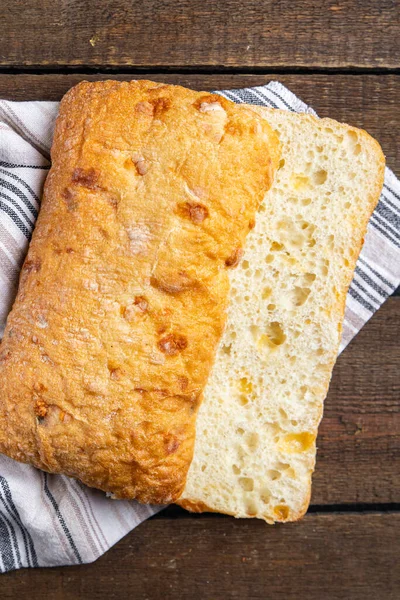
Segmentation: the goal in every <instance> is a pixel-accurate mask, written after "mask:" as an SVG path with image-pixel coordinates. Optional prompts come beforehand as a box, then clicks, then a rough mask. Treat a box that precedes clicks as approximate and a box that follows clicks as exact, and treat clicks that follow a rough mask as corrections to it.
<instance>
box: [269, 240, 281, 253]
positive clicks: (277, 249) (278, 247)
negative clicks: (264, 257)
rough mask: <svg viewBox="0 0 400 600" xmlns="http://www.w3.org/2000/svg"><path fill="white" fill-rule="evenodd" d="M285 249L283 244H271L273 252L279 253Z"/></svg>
mask: <svg viewBox="0 0 400 600" xmlns="http://www.w3.org/2000/svg"><path fill="white" fill-rule="evenodd" d="M282 249H283V244H280V243H279V242H272V244H271V250H272V251H273V252H278V251H279V250H282Z"/></svg>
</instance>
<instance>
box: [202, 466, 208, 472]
mask: <svg viewBox="0 0 400 600" xmlns="http://www.w3.org/2000/svg"><path fill="white" fill-rule="evenodd" d="M206 469H207V465H202V466H201V471H202V473H204V471H205V470H206Z"/></svg>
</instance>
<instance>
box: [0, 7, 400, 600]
mask: <svg viewBox="0 0 400 600" xmlns="http://www.w3.org/2000/svg"><path fill="white" fill-rule="evenodd" d="M399 13H400V11H399V2H398V1H397V0H359V1H357V0H319V1H316V0H314V1H308V0H276V1H272V0H271V1H268V0H242V1H239V0H192V1H190V0H140V1H135V0H130V1H128V0H113V1H112V2H111V1H105V0H97V1H92V0H75V1H71V0H36V1H35V0H33V1H32V2H23V1H22V0H14V1H13V2H8V3H4V5H3V6H2V8H1V9H0V32H1V33H0V97H6V98H9V99H14V100H28V99H49V100H50V99H51V100H58V99H59V98H60V97H61V96H62V94H63V93H64V92H65V91H66V90H67V89H68V88H69V87H70V86H72V85H73V84H75V83H77V82H78V81H80V80H82V79H91V80H92V79H102V78H118V79H130V78H135V79H137V78H139V77H147V78H152V79H155V80H159V81H166V82H174V83H181V84H183V85H187V86H190V87H193V88H195V89H201V88H202V89H216V88H229V87H241V86H248V85H260V84H263V83H266V82H268V81H269V80H271V79H278V80H279V81H281V82H282V83H284V84H285V85H287V86H289V87H290V88H291V89H292V90H293V91H294V92H295V93H297V94H298V95H299V96H300V97H302V98H303V99H304V100H305V101H306V102H308V103H310V104H312V105H313V106H314V107H315V108H316V110H317V111H318V112H319V114H320V115H321V116H331V117H333V118H336V119H339V120H344V121H348V122H349V123H352V124H354V125H357V126H361V127H364V128H365V129H367V130H368V131H369V132H370V133H371V134H372V135H374V136H375V137H376V138H377V139H378V140H379V141H380V143H381V145H382V147H383V150H384V152H385V153H386V156H387V163H388V165H389V166H390V167H392V168H393V169H394V170H395V171H396V170H397V173H398V174H400V171H399V164H400V163H399V159H400V141H399V139H400V138H399V136H400V110H399V97H400V76H399V75H400V16H399ZM399 338H400V297H399V296H397V297H396V296H394V297H392V298H390V299H389V300H388V301H387V302H386V303H385V305H384V306H383V307H382V308H381V310H380V311H379V312H378V313H377V314H376V315H375V316H374V317H373V319H372V320H371V321H370V322H369V323H368V324H367V325H366V326H365V327H364V329H363V330H362V332H361V333H360V334H359V335H358V336H357V338H356V339H355V340H354V341H353V342H352V344H351V345H350V346H349V347H348V349H347V350H346V351H345V352H344V354H343V355H342V356H341V357H340V358H339V360H338V363H337V365H336V367H335V371H334V376H333V381H332V385H331V389H330V392H329V396H328V399H327V401H326V408H325V417H324V420H323V423H322V425H321V429H320V436H319V442H318V447H319V449H318V463H317V471H316V473H315V477H314V487H313V497H312V505H311V508H310V511H309V513H308V515H307V516H306V517H305V518H304V519H303V520H302V521H301V522H299V523H296V524H288V525H276V526H274V527H269V526H267V525H265V524H264V523H262V522H259V521H256V520H248V521H245V520H237V521H235V520H234V519H232V518H229V517H224V516H218V515H211V516H210V515H200V516H194V515H189V514H188V513H185V512H184V511H182V510H180V509H177V508H170V509H168V510H166V511H165V512H164V513H162V514H161V515H159V516H157V517H155V518H153V519H151V520H149V521H147V522H146V523H144V524H143V525H141V526H140V527H139V528H138V529H137V530H136V531H134V532H133V533H131V534H130V535H128V536H126V538H125V539H123V540H122V541H121V542H120V543H119V544H117V545H116V546H115V547H114V548H112V549H111V550H110V551H109V552H107V554H106V555H105V556H103V557H102V558H100V559H99V560H98V561H97V562H96V563H94V564H92V565H86V566H80V567H66V568H57V569H47V570H45V569H38V570H24V571H19V572H14V573H11V574H8V575H4V576H3V577H2V578H1V587H0V589H1V592H0V597H1V598H2V599H3V600H7V599H9V598H20V597H26V598H29V599H31V600H33V599H39V598H46V599H47V598H48V599H56V600H61V599H65V600H67V599H68V600H69V599H71V600H72V599H74V600H80V599H83V598H85V599H86V598H90V599H91V600H97V599H98V600H100V599H101V600H103V599H107V600H111V599H112V598H118V599H120V598H133V599H135V600H136V599H143V600H144V599H151V600H152V599H156V600H158V599H169V598H174V599H175V598H179V599H186V598H188V599H191V600H196V599H203V598H207V599H212V600H218V599H221V600H222V599H224V600H225V599H229V598H241V599H251V600H253V599H254V600H256V599H257V600H258V599H260V600H261V599H262V600H264V599H265V600H266V599H268V600H272V599H282V600H290V599H296V600H303V599H307V600H325V599H326V600H335V599H340V600H348V599H349V600H350V599H351V600H357V599H362V600H364V599H370V598H371V599H372V598H373V599H374V600H391V599H393V600H398V599H399V598H400V566H399V561H400V512H399V510H400V403H399V396H400V377H399V369H400V348H399Z"/></svg>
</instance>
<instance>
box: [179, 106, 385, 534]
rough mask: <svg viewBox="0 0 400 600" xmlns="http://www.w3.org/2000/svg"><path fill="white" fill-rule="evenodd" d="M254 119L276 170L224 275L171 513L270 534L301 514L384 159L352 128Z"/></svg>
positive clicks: (270, 114) (272, 115)
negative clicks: (219, 329)
mask: <svg viewBox="0 0 400 600" xmlns="http://www.w3.org/2000/svg"><path fill="white" fill-rule="evenodd" d="M255 110H257V112H258V114H260V115H264V116H265V118H266V119H267V120H268V122H269V123H270V124H271V125H272V127H273V128H274V129H276V131H277V132H278V134H279V136H280V140H281V142H282V159H281V162H280V169H279V171H278V173H277V176H276V179H275V182H274V185H273V187H272V189H271V190H270V192H268V194H267V195H266V198H265V200H264V202H263V204H262V205H261V207H260V209H259V213H258V216H257V218H256V227H255V229H254V230H253V231H252V232H251V233H250V235H249V236H248V238H247V242H246V250H245V255H244V258H243V260H242V262H241V264H240V265H239V267H238V269H237V270H236V271H232V273H231V274H230V281H231V293H230V307H229V311H228V322H227V327H226V331H225V333H224V335H223V338H222V340H221V344H220V346H219V349H218V351H217V357H216V361H215V364H214V368H213V371H212V375H211V377H210V379H209V381H208V384H207V386H206V389H205V392H204V402H203V404H202V406H201V408H200V411H199V415H198V419H197V425H196V429H197V434H196V443H195V453H194V458H193V462H192V465H191V467H190V470H189V474H188V479H187V483H186V487H185V490H184V493H183V495H182V497H181V499H180V501H179V503H180V504H181V505H182V506H184V507H185V508H187V509H189V510H192V511H198V512H201V511H204V510H212V511H218V512H223V513H228V514H231V515H234V516H236V517H258V518H261V519H265V520H266V521H267V522H268V523H273V522H274V521H294V520H297V519H299V518H300V517H301V516H302V515H304V513H305V511H306V510H307V506H308V504H309V500H310V492H311V475H312V472H313V469H314V465H315V453H316V436H317V428H318V424H319V422H320V419H321V416H322V409H323V400H324V398H325V396H326V393H327V390H328V385H329V380H330V377H331V373H332V368H333V365H334V362H335V359H336V356H337V352H338V347H339V340H340V332H341V323H342V319H343V313H344V308H345V301H346V293H347V289H348V286H349V284H350V281H351V278H352V274H353V270H354V267H355V263H356V260H357V257H358V254H359V251H360V249H361V246H362V243H363V237H364V234H365V231H366V226H367V222H368V219H369V217H370V215H371V212H372V211H373V209H374V207H375V205H376V203H377V201H378V198H379V194H380V190H381V187H382V184H383V176H384V156H383V154H382V151H381V149H380V147H379V145H378V144H377V142H375V140H373V139H372V138H371V137H370V136H369V135H368V134H367V133H365V132H364V131H360V130H358V129H355V128H354V127H349V126H347V125H342V124H340V123H337V122H335V121H332V120H329V119H321V120H318V119H316V118H314V117H312V116H309V115H304V114H302V115H298V114H293V113H289V112H283V111H279V110H268V109H262V108H259V109H255Z"/></svg>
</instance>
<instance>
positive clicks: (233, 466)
mask: <svg viewBox="0 0 400 600" xmlns="http://www.w3.org/2000/svg"><path fill="white" fill-rule="evenodd" d="M232 471H233V472H234V474H235V475H239V474H240V469H239V467H238V466H237V465H232Z"/></svg>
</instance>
